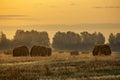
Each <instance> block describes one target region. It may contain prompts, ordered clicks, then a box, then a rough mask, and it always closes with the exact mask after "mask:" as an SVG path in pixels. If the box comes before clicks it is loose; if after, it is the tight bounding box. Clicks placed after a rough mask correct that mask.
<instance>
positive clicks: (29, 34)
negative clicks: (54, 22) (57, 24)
mask: <svg viewBox="0 0 120 80" xmlns="http://www.w3.org/2000/svg"><path fill="white" fill-rule="evenodd" d="M13 44H14V46H20V45H26V46H28V47H32V46H33V45H40V46H47V47H49V46H50V40H49V36H48V33H47V32H37V31H35V30H31V31H24V30H17V31H16V33H15V36H14V39H13Z"/></svg>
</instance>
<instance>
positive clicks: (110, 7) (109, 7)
mask: <svg viewBox="0 0 120 80" xmlns="http://www.w3.org/2000/svg"><path fill="white" fill-rule="evenodd" d="M93 8H98V9H99V8H106V9H107V8H108V9H112V8H113V9H120V6H95V7H93Z"/></svg>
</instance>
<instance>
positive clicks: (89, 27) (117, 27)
mask: <svg viewBox="0 0 120 80" xmlns="http://www.w3.org/2000/svg"><path fill="white" fill-rule="evenodd" d="M0 28H1V29H0V30H1V31H2V32H4V33H5V34H6V36H7V38H9V39H13V37H14V35H15V31H16V30H18V29H21V30H28V31H30V30H37V31H46V32H48V34H49V38H50V42H52V38H53V36H54V35H55V33H56V32H58V31H61V32H67V31H73V32H76V33H80V32H83V31H88V32H90V33H93V32H101V33H103V34H104V36H105V38H106V43H107V42H108V38H109V34H110V33H113V34H116V33H119V32H120V24H119V23H118V24H112V23H101V24H100V23H98V24H95V23H94V24H76V25H65V24H56V25H21V26H0Z"/></svg>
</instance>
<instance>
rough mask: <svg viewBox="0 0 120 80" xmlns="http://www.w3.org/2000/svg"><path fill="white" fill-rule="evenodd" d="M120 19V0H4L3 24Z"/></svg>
mask: <svg viewBox="0 0 120 80" xmlns="http://www.w3.org/2000/svg"><path fill="white" fill-rule="evenodd" d="M80 23H120V0H0V25H28V24H80Z"/></svg>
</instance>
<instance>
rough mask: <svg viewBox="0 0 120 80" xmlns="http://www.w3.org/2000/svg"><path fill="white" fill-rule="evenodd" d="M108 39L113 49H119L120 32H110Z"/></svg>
mask: <svg viewBox="0 0 120 80" xmlns="http://www.w3.org/2000/svg"><path fill="white" fill-rule="evenodd" d="M108 41H109V45H110V46H111V48H112V50H113V51H117V52H118V51H120V33H117V34H116V35H113V34H112V33H111V34H110V35H109V39H108Z"/></svg>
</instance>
